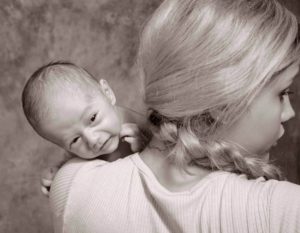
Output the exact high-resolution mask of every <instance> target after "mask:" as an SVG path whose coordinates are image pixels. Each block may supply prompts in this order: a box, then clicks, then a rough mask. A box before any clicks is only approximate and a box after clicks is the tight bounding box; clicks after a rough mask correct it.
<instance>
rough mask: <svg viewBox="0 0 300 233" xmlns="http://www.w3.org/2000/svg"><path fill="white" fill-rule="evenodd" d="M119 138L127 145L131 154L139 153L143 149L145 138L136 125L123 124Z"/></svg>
mask: <svg viewBox="0 0 300 233" xmlns="http://www.w3.org/2000/svg"><path fill="white" fill-rule="evenodd" d="M120 137H121V139H122V140H124V141H125V142H128V143H129V145H130V148H131V150H132V152H138V151H141V150H142V149H143V148H144V147H145V136H144V135H143V133H142V131H141V130H140V129H139V127H138V126H137V124H134V123H126V124H123V125H122V129H121V133H120Z"/></svg>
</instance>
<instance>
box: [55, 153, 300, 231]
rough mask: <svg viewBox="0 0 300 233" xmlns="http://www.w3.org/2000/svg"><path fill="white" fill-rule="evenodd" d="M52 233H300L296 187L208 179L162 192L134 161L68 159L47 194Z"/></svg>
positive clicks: (223, 175) (218, 175)
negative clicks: (51, 214) (188, 187)
mask: <svg viewBox="0 0 300 233" xmlns="http://www.w3.org/2000/svg"><path fill="white" fill-rule="evenodd" d="M50 203H51V208H52V211H53V220H54V225H55V231H56V232H65V233H98V232H99V233H100V232H103V233H117V232H118V233H119V232H121V233H135V232H136V233H160V232H162V233H165V232H166V233H167V232H168V233H196V232H197V233H198V232H199V233H200V232H201V233H219V232H222V233H246V232H249V233H255V232H260V233H267V232H270V233H279V232H280V233H294V232H299V233H300V186H298V185H295V184H292V183H289V182H284V181H280V182H279V181H275V180H270V181H265V180H264V179H263V178H259V179H256V180H247V179H246V177H245V176H243V175H236V174H232V173H228V172H222V171H218V172H212V173H210V174H209V175H207V176H206V177H204V178H203V179H201V180H200V181H199V182H198V183H197V184H196V185H195V186H194V187H193V188H191V189H190V190H187V191H183V192H170V191H168V190H167V189H166V188H164V187H163V186H162V185H161V184H160V183H159V182H158V181H157V179H156V177H155V176H154V174H153V173H152V171H151V170H150V169H149V167H147V165H146V164H144V162H143V161H142V160H141V158H140V157H139V154H134V155H131V156H128V157H126V158H123V159H119V160H117V161H115V162H112V163H108V162H105V161H101V160H93V161H84V160H80V159H73V160H72V161H70V162H69V163H67V164H66V165H65V166H63V167H62V168H61V169H60V171H59V172H58V174H57V175H56V177H55V180H54V182H53V184H52V187H51V193H50Z"/></svg>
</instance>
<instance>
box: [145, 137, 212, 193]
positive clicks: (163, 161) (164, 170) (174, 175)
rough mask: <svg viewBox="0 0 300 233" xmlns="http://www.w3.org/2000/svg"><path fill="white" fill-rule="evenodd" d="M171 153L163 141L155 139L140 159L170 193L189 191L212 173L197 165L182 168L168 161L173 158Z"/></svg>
mask: <svg viewBox="0 0 300 233" xmlns="http://www.w3.org/2000/svg"><path fill="white" fill-rule="evenodd" d="M169 153H170V151H169V150H168V149H166V147H165V146H164V145H163V143H162V142H161V141H159V140H157V139H156V138H153V139H152V140H151V141H150V143H149V145H148V146H147V147H146V148H145V150H144V151H142V152H141V153H140V157H141V159H142V160H143V161H144V163H145V164H146V165H147V166H148V167H149V168H150V169H151V170H152V172H153V174H154V175H155V177H156V178H157V180H158V181H159V182H160V183H161V185H163V186H164V187H165V188H167V189H168V190H170V191H174V192H176V191H177V192H178V191H185V190H188V189H190V188H192V187H193V186H194V185H195V184H197V183H198V182H199V181H200V180H201V179H202V178H203V177H204V176H206V175H208V174H209V173H210V172H211V171H209V170H206V169H203V168H200V167H198V166H195V165H186V167H184V168H180V167H178V166H177V165H176V164H174V163H173V162H171V160H170V159H168V156H172V155H169Z"/></svg>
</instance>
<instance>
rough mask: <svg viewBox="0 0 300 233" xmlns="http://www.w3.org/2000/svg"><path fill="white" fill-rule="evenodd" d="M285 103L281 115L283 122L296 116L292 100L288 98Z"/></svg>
mask: <svg viewBox="0 0 300 233" xmlns="http://www.w3.org/2000/svg"><path fill="white" fill-rule="evenodd" d="M284 101H285V103H284V105H283V110H282V114H281V122H285V121H288V120H290V119H291V118H293V117H294V116H295V111H294V109H293V107H292V105H291V102H290V99H289V98H288V97H287V98H286V99H285V100H284Z"/></svg>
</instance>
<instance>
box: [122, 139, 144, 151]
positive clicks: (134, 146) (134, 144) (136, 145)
mask: <svg viewBox="0 0 300 233" xmlns="http://www.w3.org/2000/svg"><path fill="white" fill-rule="evenodd" d="M123 140H124V141H125V142H128V143H129V144H130V148H131V150H132V152H138V151H140V150H141V149H142V148H143V144H142V143H141V141H140V140H138V139H137V138H134V137H124V138H123Z"/></svg>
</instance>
